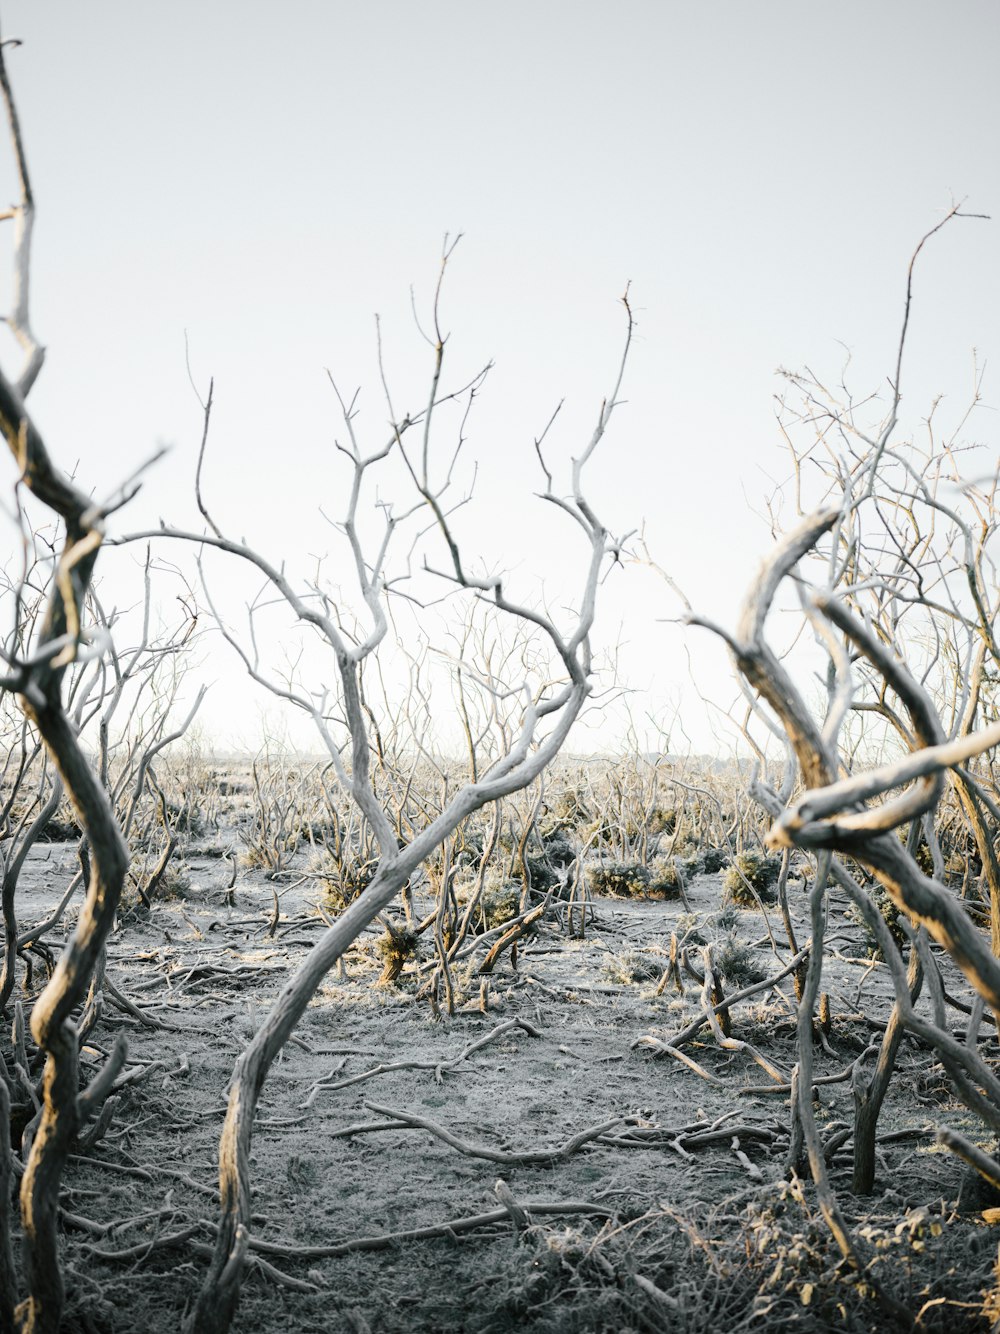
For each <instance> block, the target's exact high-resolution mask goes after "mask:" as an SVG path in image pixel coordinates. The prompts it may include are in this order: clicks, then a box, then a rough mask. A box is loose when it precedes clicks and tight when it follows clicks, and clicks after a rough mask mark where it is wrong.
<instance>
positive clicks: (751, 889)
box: [722, 852, 781, 908]
mask: <svg viewBox="0 0 1000 1334" xmlns="http://www.w3.org/2000/svg"><path fill="white" fill-rule="evenodd" d="M780 872H781V858H780V857H771V856H767V855H766V854H765V853H761V852H740V853H738V854H737V855H736V857H735V858H734V860H733V864H732V866H730V867H729V869H728V870H727V871H726V873H725V875H724V876H723V878H722V884H723V887H724V889H725V891H726V896H727V898H728V899H729V901H730V902H731V903H735V904H738V905H739V907H741V908H756V907H757V903H758V900H760V902H762V903H773V902H774V901H775V899H776V898H777V893H776V891H775V888H774V887H775V885H776V884H777V881H778V876H779V874H780Z"/></svg>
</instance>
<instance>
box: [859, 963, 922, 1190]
mask: <svg viewBox="0 0 1000 1334" xmlns="http://www.w3.org/2000/svg"><path fill="white" fill-rule="evenodd" d="M922 980H923V979H922V972H921V968H920V956H919V954H918V953H917V950H916V949H915V948H912V947H911V949H910V961H909V965H908V967H907V972H906V982H907V985H908V987H909V989H910V1001H911V1003H913V1002H914V1001H916V999H917V996H918V995H919V994H920V985H921V982H922ZM905 1032H906V1017H905V1015H904V1013H903V1010H902V1007H901V1006H900V1005H899V1003H898V1002H897V1003H896V1004H895V1005H893V1007H892V1012H891V1014H890V1015H889V1022H888V1023H887V1024H886V1029H885V1034H884V1035H883V1038H882V1045H881V1046H880V1047H879V1053H878V1060H877V1062H876V1063H875V1069H874V1071H873V1072H872V1077H871V1079H869V1080H867V1081H866V1080H865V1077H864V1071H863V1069H862V1066H861V1065H860V1064H859V1065H858V1066H857V1067H856V1068H855V1072H854V1086H853V1092H854V1163H853V1173H852V1182H851V1184H852V1189H853V1191H854V1194H855V1195H870V1194H871V1193H872V1190H873V1188H874V1185H875V1132H876V1130H877V1129H878V1118H879V1113H880V1112H881V1110H882V1103H883V1102H884V1101H885V1095H886V1093H888V1091H889V1082H890V1080H891V1079H892V1072H893V1070H894V1069H895V1068H896V1056H897V1055H898V1053H899V1044H900V1043H901V1042H902V1040H903V1035H904V1033H905Z"/></svg>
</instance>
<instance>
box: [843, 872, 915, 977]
mask: <svg viewBox="0 0 1000 1334" xmlns="http://www.w3.org/2000/svg"><path fill="white" fill-rule="evenodd" d="M868 894H869V895H870V897H871V898H872V899H873V900H874V903H875V906H876V908H878V910H879V912H880V913H881V915H882V920H883V921H884V922H885V924H886V926H887V927H888V928H889V934H890V935H891V936H892V938H893V940H894V941H895V942H896V944H897V945H898V946H899V948H900V949H902V948H903V946H904V944H905V943H906V933H905V932H904V930H903V927H902V925H901V920H900V915H899V909H898V908H897V907H896V905H895V904H894V903H893V901H892V899H890V897H889V895H888V894H887V893H886V892H885V890H884V889H883V888H882V886H881V885H879V884H875V885H871V886H869V888H868ZM847 916H848V918H849V919H850V920H851V921H852V922H856V923H857V924H858V926H860V927H861V941H860V942H859V944H858V945H857V946H856V948H855V952H857V951H860V957H861V958H865V959H882V958H884V957H885V956H884V954H883V952H882V948H881V946H880V945H879V943H878V939H877V937H876V935H875V932H874V931H873V930H872V929H871V927H870V926H869V925H868V923H867V922H866V921H865V919H864V916H863V915H862V913H861V912H859V910H858V909H857V908H856V907H855V906H854V905H853V904H852V905H851V906H850V908H848V910H847Z"/></svg>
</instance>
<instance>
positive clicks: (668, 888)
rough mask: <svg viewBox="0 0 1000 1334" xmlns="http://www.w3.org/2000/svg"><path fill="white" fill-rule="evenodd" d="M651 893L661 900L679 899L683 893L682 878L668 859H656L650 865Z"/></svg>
mask: <svg viewBox="0 0 1000 1334" xmlns="http://www.w3.org/2000/svg"><path fill="white" fill-rule="evenodd" d="M649 892H650V894H652V895H655V896H656V897H657V898H661V899H677V898H680V893H681V878H680V876H679V875H678V874H677V868H676V866H674V864H673V862H672V861H671V860H670V858H668V857H656V858H655V859H654V860H653V861H651V862H650V863H649Z"/></svg>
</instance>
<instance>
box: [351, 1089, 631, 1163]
mask: <svg viewBox="0 0 1000 1334" xmlns="http://www.w3.org/2000/svg"><path fill="white" fill-rule="evenodd" d="M365 1106H366V1107H368V1108H369V1109H370V1110H371V1111H373V1112H378V1113H379V1115H380V1116H387V1117H389V1118H390V1120H391V1124H389V1125H386V1126H379V1127H372V1128H373V1129H382V1130H398V1129H399V1128H400V1127H404V1128H410V1129H414V1130H426V1131H427V1132H428V1133H429V1134H431V1135H434V1136H436V1137H437V1138H438V1139H440V1140H443V1141H444V1143H445V1144H447V1145H449V1146H450V1147H451V1148H453V1149H455V1150H457V1152H459V1153H462V1154H465V1156H466V1157H467V1158H485V1159H486V1160H487V1161H488V1162H491V1163H501V1164H502V1165H503V1166H504V1167H521V1166H528V1165H532V1166H536V1167H546V1166H549V1165H550V1164H552V1163H558V1162H561V1161H562V1160H563V1159H564V1158H569V1157H570V1155H571V1154H574V1153H576V1152H577V1151H578V1150H579V1149H582V1148H583V1146H584V1145H585V1144H588V1143H589V1142H590V1141H591V1140H595V1139H598V1138H599V1137H600V1136H601V1135H604V1134H606V1133H607V1131H609V1130H612V1129H613V1128H614V1127H615V1126H619V1125H621V1124H622V1120H623V1118H622V1117H620V1116H615V1117H612V1118H611V1119H610V1120H608V1121H602V1122H601V1123H600V1125H596V1126H590V1127H589V1128H588V1129H586V1130H581V1131H580V1132H579V1133H578V1134H576V1135H573V1136H572V1137H571V1138H570V1139H568V1140H567V1141H566V1143H565V1144H562V1145H560V1147H559V1148H557V1149H530V1150H528V1151H527V1152H525V1153H512V1152H509V1151H508V1150H506V1149H490V1148H487V1147H486V1146H485V1145H483V1144H470V1143H469V1142H468V1141H467V1140H463V1139H459V1137H458V1136H457V1135H454V1134H452V1132H451V1131H450V1130H448V1129H447V1128H446V1127H445V1126H442V1125H439V1124H438V1122H437V1121H432V1120H430V1118H429V1117H426V1116H417V1115H416V1114H415V1113H414V1112H397V1111H395V1110H394V1109H393V1108H391V1107H380V1106H379V1105H378V1104H377V1103H374V1102H367V1103H365Z"/></svg>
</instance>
